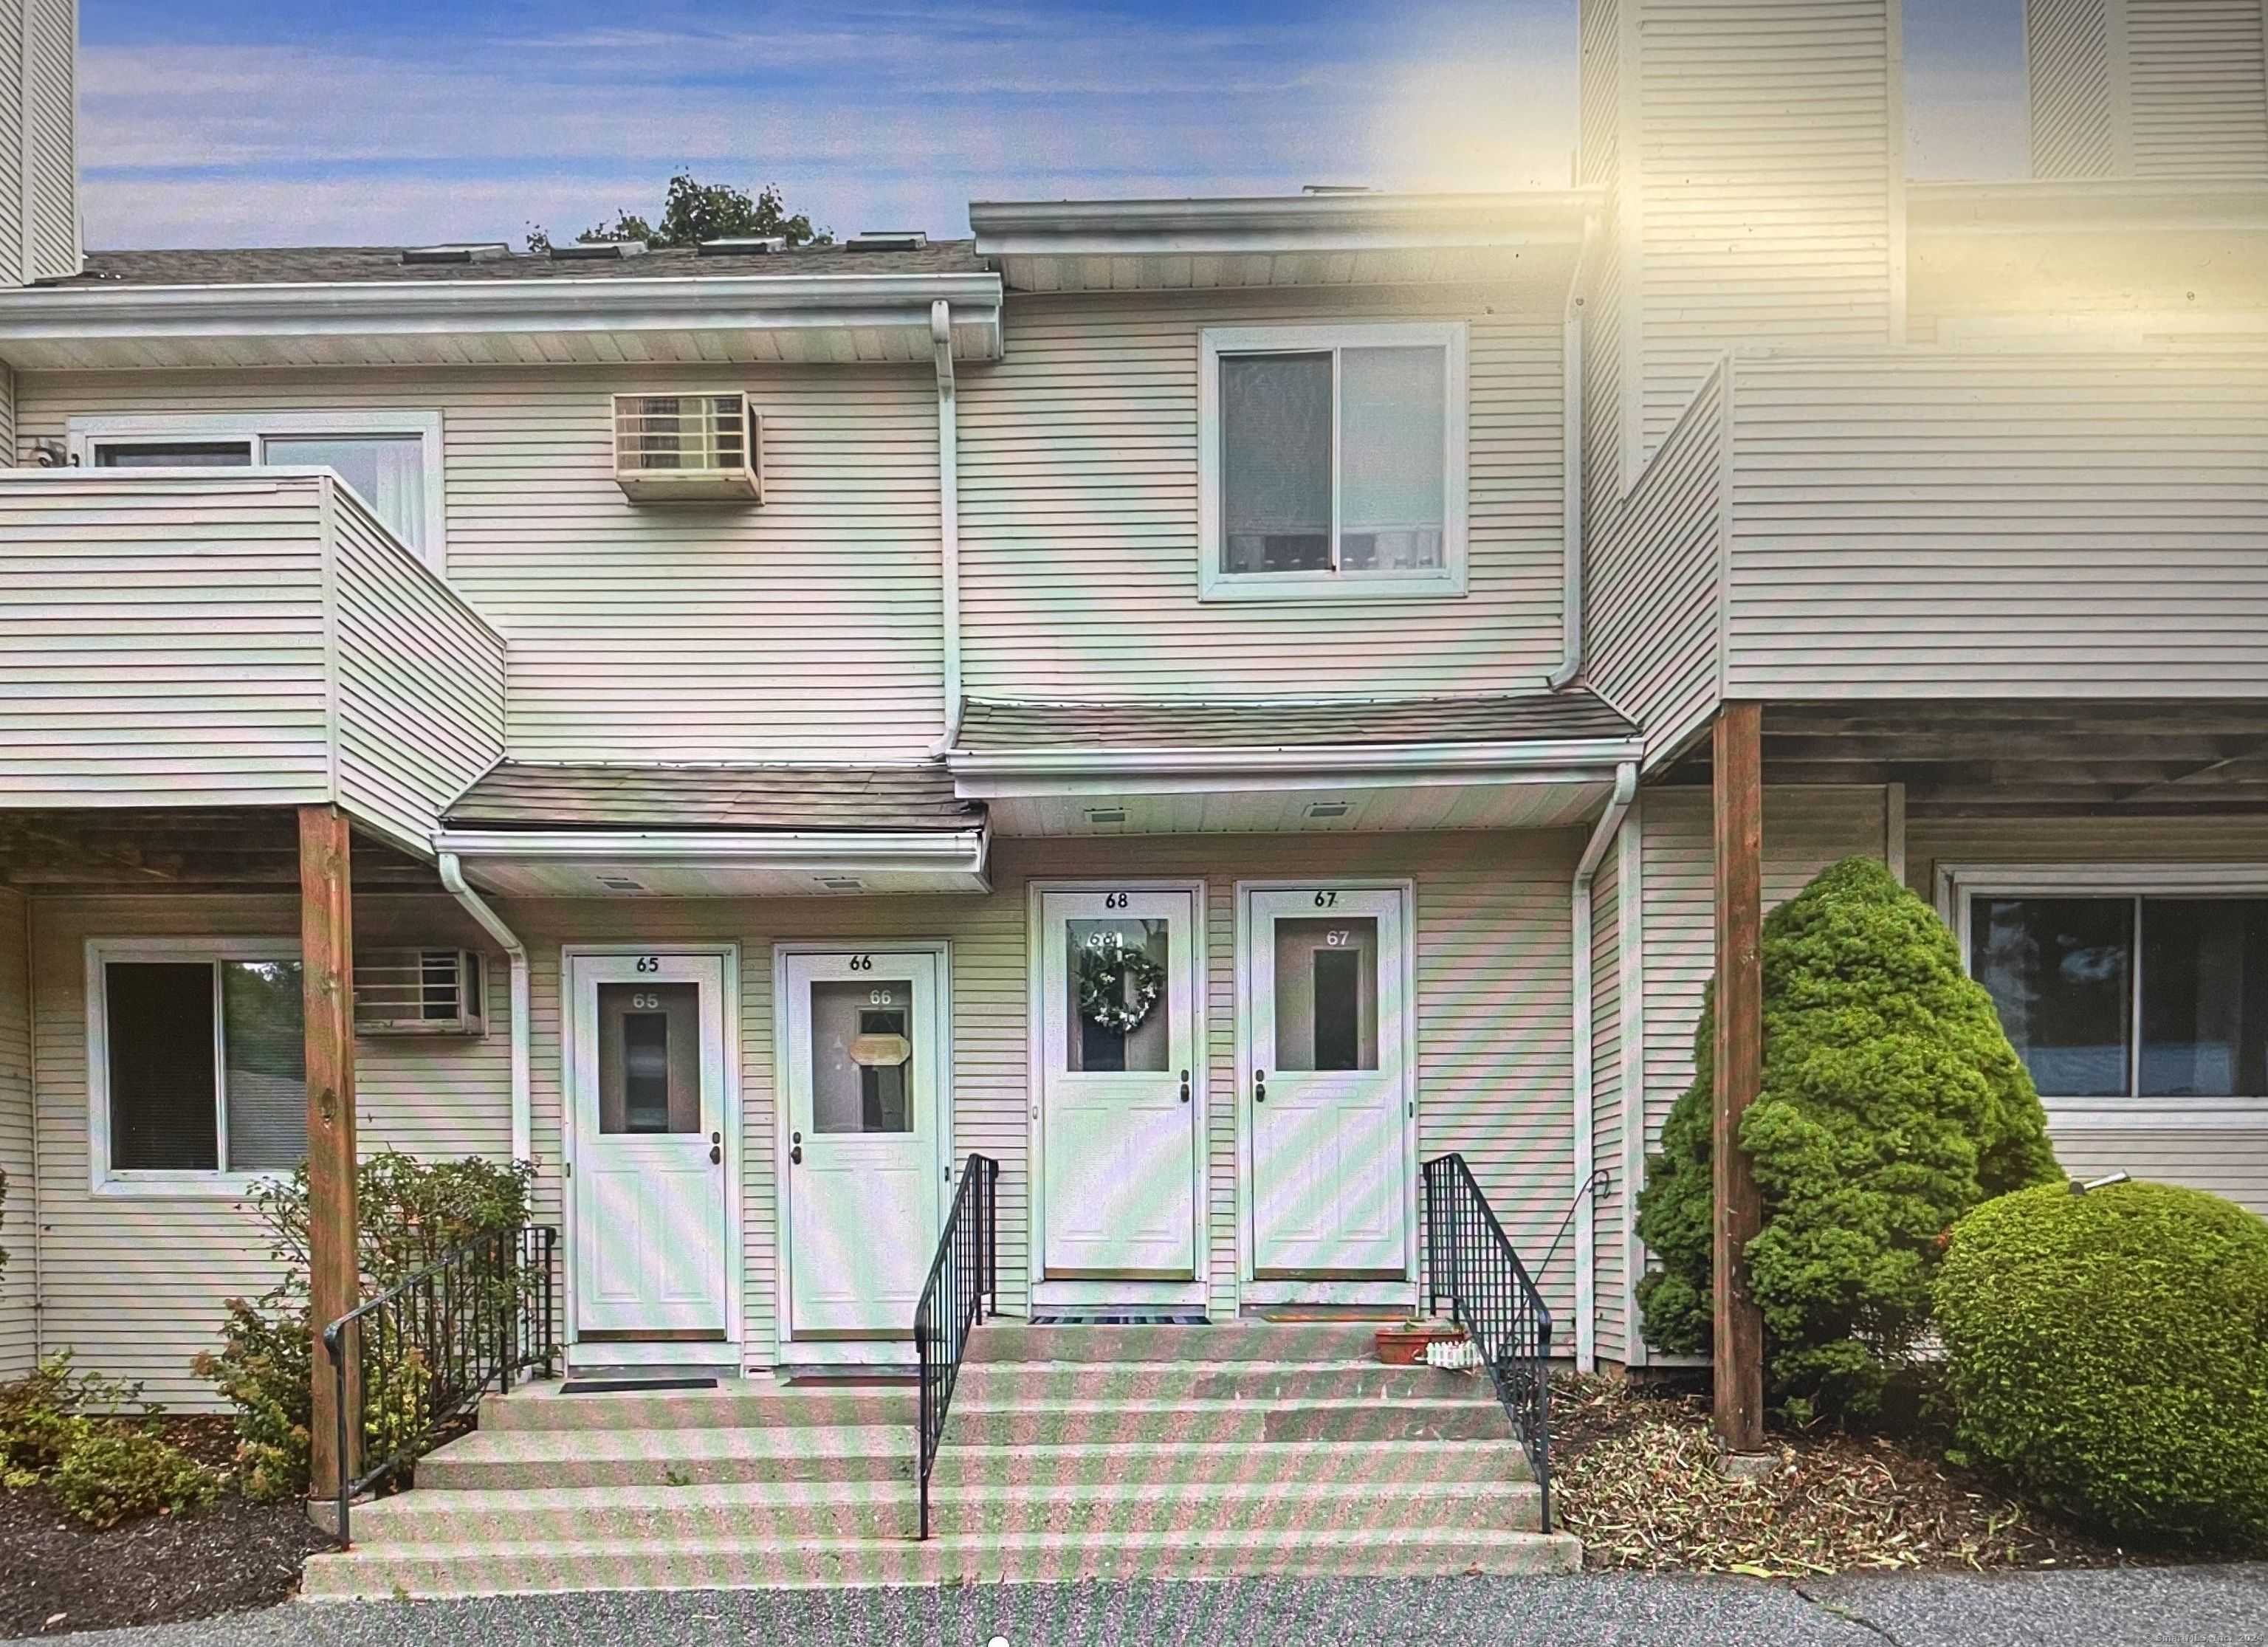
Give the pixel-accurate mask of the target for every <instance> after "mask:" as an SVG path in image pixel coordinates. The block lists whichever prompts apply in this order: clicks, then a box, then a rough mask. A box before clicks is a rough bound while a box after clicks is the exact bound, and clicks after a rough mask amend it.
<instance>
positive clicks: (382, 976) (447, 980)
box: [354, 949, 482, 1035]
mask: <svg viewBox="0 0 2268 1647" xmlns="http://www.w3.org/2000/svg"><path fill="white" fill-rule="evenodd" d="M354 1016H355V1033H357V1035H477V1034H479V1033H481V1028H482V1022H481V1020H482V1013H481V958H480V957H479V956H478V955H475V954H474V953H473V952H471V951H469V950H461V949H366V950H364V951H362V952H360V953H359V954H357V956H356V957H355V967H354Z"/></svg>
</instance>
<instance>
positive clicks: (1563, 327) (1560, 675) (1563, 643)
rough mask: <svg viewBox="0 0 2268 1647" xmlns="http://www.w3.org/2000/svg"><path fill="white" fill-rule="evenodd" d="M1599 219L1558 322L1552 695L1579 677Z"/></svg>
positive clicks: (1592, 223)
mask: <svg viewBox="0 0 2268 1647" xmlns="http://www.w3.org/2000/svg"><path fill="white" fill-rule="evenodd" d="M1598 234H1599V217H1598V214H1597V213H1596V212H1593V213H1591V214H1589V215H1588V216H1587V217H1584V219H1583V249H1582V250H1581V251H1580V252H1579V253H1578V254H1576V256H1575V272H1574V274H1573V275H1572V276H1571V277H1570V278H1569V280H1568V282H1567V305H1566V307H1565V310H1564V311H1563V312H1561V315H1560V319H1559V338H1560V343H1559V371H1560V384H1559V407H1560V425H1561V429H1562V430H1563V432H1562V434H1561V435H1560V437H1559V449H1560V455H1559V470H1560V476H1561V490H1560V502H1559V558H1560V573H1559V591H1560V594H1559V599H1560V607H1559V635H1560V641H1559V659H1560V662H1559V667H1557V669H1555V670H1553V671H1552V672H1551V673H1550V675H1549V676H1548V677H1546V678H1545V680H1544V684H1545V685H1546V686H1548V687H1550V688H1551V689H1552V690H1553V691H1554V692H1557V691H1560V690H1563V689H1564V688H1565V687H1567V686H1569V685H1571V684H1572V682H1573V681H1574V679H1575V677H1576V676H1578V675H1580V674H1581V673H1583V315H1582V308H1583V276H1584V274H1585V273H1586V272H1587V270H1588V269H1589V268H1590V264H1591V246H1592V243H1593V242H1594V241H1595V240H1596V239H1598Z"/></svg>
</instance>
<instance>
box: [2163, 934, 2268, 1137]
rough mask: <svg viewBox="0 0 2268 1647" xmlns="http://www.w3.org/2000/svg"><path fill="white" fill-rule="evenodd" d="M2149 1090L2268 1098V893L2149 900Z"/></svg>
mask: <svg viewBox="0 0 2268 1647" xmlns="http://www.w3.org/2000/svg"><path fill="white" fill-rule="evenodd" d="M2141 1065H2142V1067H2141V1077H2142V1089H2141V1090H2142V1095H2143V1096H2144V1097H2146V1098H2259V1097H2268V899H2258V898H2231V899H2220V900H2207V899H2202V898H2149V899H2145V900H2144V901H2143V903H2142V1057H2141Z"/></svg>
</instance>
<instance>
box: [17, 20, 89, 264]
mask: <svg viewBox="0 0 2268 1647" xmlns="http://www.w3.org/2000/svg"><path fill="white" fill-rule="evenodd" d="M77 12H78V8H77V4H76V3H75V0H19V3H18V4H13V5H9V6H5V7H0V108H5V109H7V110H8V111H9V112H10V114H11V115H18V112H19V111H20V116H19V118H20V125H19V124H18V121H17V120H15V119H11V121H9V122H8V129H9V134H10V136H11V139H13V140H14V141H13V142H12V143H11V147H12V148H13V149H14V150H15V152H14V153H12V154H9V155H7V156H5V157H4V158H0V287H4V286H11V285H25V284H28V283H31V282H33V281H35V280H53V279H57V278H60V277H62V276H67V275H76V274H77V273H78V267H79V240H78V230H79V224H78V148H77V111H78V92H77V61H76V57H77V43H78V27H77V22H78V18H77Z"/></svg>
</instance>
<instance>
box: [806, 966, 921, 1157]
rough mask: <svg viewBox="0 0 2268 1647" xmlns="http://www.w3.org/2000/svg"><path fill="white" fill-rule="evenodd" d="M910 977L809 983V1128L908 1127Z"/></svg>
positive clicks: (878, 1129) (875, 1129)
mask: <svg viewBox="0 0 2268 1647" xmlns="http://www.w3.org/2000/svg"><path fill="white" fill-rule="evenodd" d="M913 1004H914V986H913V981H912V980H911V979H909V978H881V979H875V980H873V981H872V982H868V981H865V980H859V981H858V982H844V981H842V980H839V979H838V980H835V981H832V982H814V984H813V985H812V986H811V1129H812V1130H813V1131H814V1132H832V1133H843V1132H911V1131H912V1130H913V1129H914V1106H913V1066H914V1044H913V1039H912V1037H913Z"/></svg>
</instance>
